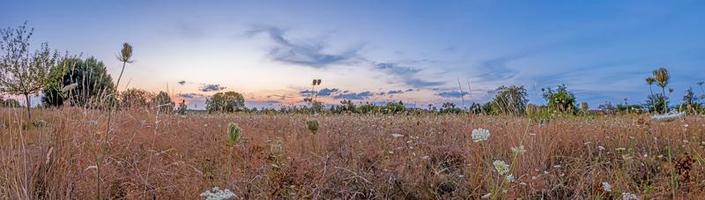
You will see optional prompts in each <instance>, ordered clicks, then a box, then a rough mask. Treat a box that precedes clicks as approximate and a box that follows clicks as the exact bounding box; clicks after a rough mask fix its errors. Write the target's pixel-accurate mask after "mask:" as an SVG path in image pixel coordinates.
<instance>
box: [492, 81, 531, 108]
mask: <svg viewBox="0 0 705 200" xmlns="http://www.w3.org/2000/svg"><path fill="white" fill-rule="evenodd" d="M496 91H497V95H495V97H494V99H493V100H492V101H491V109H492V113H495V114H511V115H523V114H524V113H525V110H526V104H527V103H528V102H529V100H527V99H526V96H527V93H526V89H525V88H524V86H516V85H512V86H509V87H507V86H501V87H499V88H497V90H496Z"/></svg>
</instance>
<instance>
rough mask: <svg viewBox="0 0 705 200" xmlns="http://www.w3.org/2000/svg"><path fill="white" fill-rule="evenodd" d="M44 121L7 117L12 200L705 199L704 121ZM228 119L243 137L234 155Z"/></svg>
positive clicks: (0, 136) (1, 168)
mask: <svg viewBox="0 0 705 200" xmlns="http://www.w3.org/2000/svg"><path fill="white" fill-rule="evenodd" d="M35 115H36V116H37V118H38V119H43V120H44V121H45V122H46V123H45V124H46V125H45V126H41V124H42V123H39V124H40V126H39V127H34V126H27V125H22V124H26V123H25V122H23V121H21V119H23V113H22V112H21V111H20V110H9V109H4V110H2V111H0V122H2V125H1V126H2V127H0V199H91V198H96V197H98V196H100V197H102V198H111V199H144V198H158V199H197V198H199V197H198V195H199V194H200V193H201V192H203V191H205V190H208V189H210V188H212V187H214V186H219V187H221V188H228V189H230V190H232V191H233V192H235V193H236V194H237V195H238V198H243V199H332V198H342V199H370V198H374V199H478V198H480V197H481V196H483V195H485V194H487V193H490V192H492V193H493V194H492V195H491V198H498V199H508V198H516V197H523V198H525V199H540V198H542V197H543V198H546V199H594V198H621V197H622V193H623V192H624V193H626V192H628V193H633V194H637V195H638V196H639V197H640V198H642V199H652V198H656V199H673V198H676V199H688V198H696V197H699V196H702V195H705V192H703V191H704V190H705V182H704V180H705V170H704V168H703V167H704V166H705V165H704V163H703V162H704V161H705V160H703V156H705V150H704V149H703V143H702V142H703V141H705V119H704V118H702V117H688V118H686V119H684V120H678V121H674V122H670V123H644V122H643V120H640V117H639V116H619V117H600V118H598V119H593V120H590V119H583V118H571V119H558V120H554V121H552V122H550V123H548V124H543V125H540V124H536V123H531V122H530V121H529V120H528V119H525V118H515V117H503V116H492V117H483V116H467V115H431V114H425V115H418V116H408V115H394V116H392V115H332V116H311V115H260V114H229V115H188V116H176V115H158V114H156V113H150V112H116V113H115V114H114V116H113V117H114V121H113V122H112V123H111V128H112V130H111V132H110V133H109V134H106V133H105V129H106V124H107V123H106V119H107V114H106V113H102V112H100V111H86V110H81V109H70V108H69V109H63V110H44V111H39V110H36V111H35ZM311 119H316V120H318V121H319V122H320V130H319V131H318V134H316V135H312V134H311V133H310V132H309V131H308V130H307V129H306V121H307V120H311ZM230 122H236V123H238V124H239V125H240V127H241V128H242V130H243V135H242V139H241V141H240V143H239V144H238V145H236V146H234V147H232V148H231V147H229V146H228V145H226V143H227V141H226V140H227V135H226V129H227V125H228V123H230ZM23 127H25V128H23ZM26 127H29V128H26ZM474 128H486V129H489V130H490V132H491V136H490V139H489V140H488V141H484V142H479V143H473V142H472V140H471V139H470V133H471V131H472V130H473V129H474ZM392 134H401V135H403V137H398V138H395V137H393V136H392ZM520 144H523V145H524V146H525V147H526V150H527V152H526V153H524V154H520V155H517V156H514V155H513V153H512V151H511V147H514V146H518V145H520ZM602 147H604V150H602ZM622 148H624V149H623V150H622ZM494 160H503V161H505V162H507V163H509V164H510V165H511V167H512V169H511V173H512V174H513V175H514V177H516V180H515V181H513V182H511V183H510V182H506V181H505V178H504V177H502V176H499V175H498V174H497V172H496V171H495V170H494V167H493V166H492V162H493V161H494ZM98 169H100V170H98ZM98 171H100V173H98ZM602 182H608V183H609V184H610V185H611V186H612V188H611V191H604V190H603V187H602Z"/></svg>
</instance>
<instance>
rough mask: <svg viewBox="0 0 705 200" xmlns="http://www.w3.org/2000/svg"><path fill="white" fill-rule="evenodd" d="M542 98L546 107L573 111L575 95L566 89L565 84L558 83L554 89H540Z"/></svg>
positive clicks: (564, 111)
mask: <svg viewBox="0 0 705 200" xmlns="http://www.w3.org/2000/svg"><path fill="white" fill-rule="evenodd" d="M541 90H542V91H543V98H544V99H545V100H546V102H547V103H548V108H550V109H553V110H555V111H558V112H562V113H575V112H576V111H577V110H578V108H577V107H576V101H575V95H573V93H571V92H570V91H568V87H567V86H566V85H559V86H558V88H557V89H556V90H553V89H551V88H544V89H541Z"/></svg>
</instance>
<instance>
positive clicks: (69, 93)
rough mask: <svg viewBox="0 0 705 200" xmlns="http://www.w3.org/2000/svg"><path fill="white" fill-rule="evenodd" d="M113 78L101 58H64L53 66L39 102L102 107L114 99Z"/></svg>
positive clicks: (51, 104) (56, 104)
mask: <svg viewBox="0 0 705 200" xmlns="http://www.w3.org/2000/svg"><path fill="white" fill-rule="evenodd" d="M113 89H114V85H113V79H112V78H111V77H110V75H109V74H108V73H107V71H106V69H105V65H104V64H103V62H101V61H99V60H97V59H95V58H93V57H90V58H88V59H85V60H83V59H80V58H65V59H63V60H61V61H60V62H59V64H58V65H57V66H55V67H54V68H53V69H52V70H51V72H50V74H49V79H48V80H47V81H46V84H45V86H44V97H43V98H42V102H43V103H44V105H45V106H61V105H64V104H66V103H68V104H69V105H72V106H81V107H89V108H104V107H105V106H108V105H111V104H112V103H114V102H115V101H116V98H115V96H114V95H112V94H113Z"/></svg>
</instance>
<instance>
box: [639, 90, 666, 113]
mask: <svg viewBox="0 0 705 200" xmlns="http://www.w3.org/2000/svg"><path fill="white" fill-rule="evenodd" d="M668 102H669V101H668V97H666V96H664V95H663V94H653V95H649V96H648V97H647V99H646V104H645V105H644V107H646V108H647V110H648V111H649V112H656V113H666V112H667V111H668Z"/></svg>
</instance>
